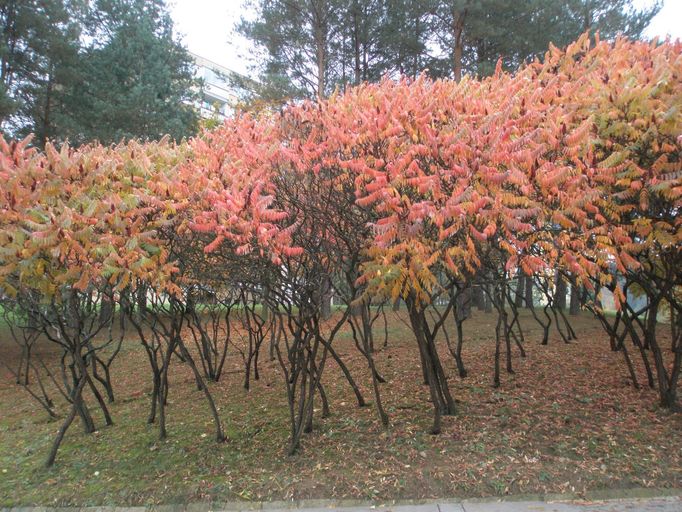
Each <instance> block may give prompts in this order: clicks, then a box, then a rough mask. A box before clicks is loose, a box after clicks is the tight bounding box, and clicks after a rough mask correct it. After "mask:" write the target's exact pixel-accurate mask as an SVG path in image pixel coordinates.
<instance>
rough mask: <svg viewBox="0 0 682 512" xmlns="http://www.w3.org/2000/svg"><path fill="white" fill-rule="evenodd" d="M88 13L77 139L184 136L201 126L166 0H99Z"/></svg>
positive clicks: (76, 99)
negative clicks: (89, 32) (88, 36)
mask: <svg viewBox="0 0 682 512" xmlns="http://www.w3.org/2000/svg"><path fill="white" fill-rule="evenodd" d="M93 7H94V8H93V10H92V11H91V13H90V19H91V24H90V26H91V36H92V38H93V40H92V43H91V44H90V46H89V47H88V48H87V49H86V50H85V52H84V56H83V67H84V69H85V70H86V72H85V77H84V80H83V81H82V83H81V84H80V86H79V87H77V88H74V89H73V90H72V91H71V92H72V100H73V101H72V105H73V107H74V109H73V126H72V127H71V129H72V138H73V139H76V140H78V141H86V140H93V139H97V140H99V141H101V142H105V143H109V142H117V141H119V140H121V139H130V138H141V139H158V138H160V137H162V136H164V135H166V134H168V135H170V136H171V137H172V138H174V139H180V138H182V137H186V136H188V135H191V134H192V133H194V132H195V131H196V129H197V122H198V119H197V114H196V112H195V110H194V108H193V107H192V105H191V101H192V99H193V98H194V94H195V92H194V91H196V88H197V85H198V84H197V82H196V80H195V79H194V76H193V69H192V59H191V57H190V55H189V53H188V52H187V51H186V49H185V48H184V47H183V46H182V45H181V44H180V43H179V42H178V41H177V40H176V39H175V38H174V37H173V23H172V21H171V18H170V15H169V13H168V9H167V6H166V4H165V2H164V1H163V0H152V1H150V0H100V1H98V2H96V3H95V4H94V6H93Z"/></svg>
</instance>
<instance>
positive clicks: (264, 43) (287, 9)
mask: <svg viewBox="0 0 682 512" xmlns="http://www.w3.org/2000/svg"><path fill="white" fill-rule="evenodd" d="M345 4H346V2H341V1H340V0H271V1H266V0H253V1H251V2H248V3H247V5H248V6H249V7H251V8H252V9H255V11H256V12H257V18H256V19H255V20H253V21H248V20H246V19H242V20H241V22H240V23H239V25H238V26H237V29H238V31H239V32H241V33H242V34H244V35H245V36H246V37H248V38H250V39H251V40H253V41H254V42H255V43H256V45H257V46H259V47H260V48H261V49H263V50H264V51H265V53H266V56H265V60H264V64H263V65H262V67H261V69H260V72H261V80H262V81H263V82H265V83H266V84H274V85H276V86H279V88H280V92H281V94H282V96H298V97H306V96H307V97H313V96H318V97H324V96H325V95H326V94H327V93H328V92H329V89H330V87H331V84H333V83H334V82H335V77H334V76H333V74H334V72H335V68H334V67H333V66H332V65H331V49H332V41H333V40H334V39H335V38H336V37H337V35H338V32H339V30H340V25H339V16H340V13H341V6H342V5H345ZM274 90H275V91H276V90H277V88H275V89H274Z"/></svg>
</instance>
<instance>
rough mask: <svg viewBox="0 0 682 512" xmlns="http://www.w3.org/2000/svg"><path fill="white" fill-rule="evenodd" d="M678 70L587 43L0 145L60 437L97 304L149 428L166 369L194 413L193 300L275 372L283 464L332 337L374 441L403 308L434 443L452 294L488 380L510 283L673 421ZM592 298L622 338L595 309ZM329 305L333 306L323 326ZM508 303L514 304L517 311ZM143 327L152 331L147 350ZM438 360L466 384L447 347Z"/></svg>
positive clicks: (508, 335)
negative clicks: (358, 362) (281, 387)
mask: <svg viewBox="0 0 682 512" xmlns="http://www.w3.org/2000/svg"><path fill="white" fill-rule="evenodd" d="M681 77H682V43H680V42H675V43H673V42H669V41H666V42H664V43H656V42H653V43H644V42H632V41H628V40H626V39H618V40H617V41H615V42H604V41H599V40H597V41H596V42H594V41H592V42H590V40H589V38H588V37H587V36H584V37H583V38H582V39H580V40H579V41H577V42H576V43H574V44H573V45H571V46H569V47H568V48H567V49H565V50H560V49H557V48H550V50H549V51H548V52H547V54H546V55H545V58H544V59H543V61H542V62H539V61H538V62H533V63H530V64H528V65H527V66H525V67H523V68H522V69H520V70H519V71H518V72H516V73H514V74H509V73H505V72H502V71H501V70H500V69H498V71H497V72H496V73H495V75H494V76H492V77H490V78H486V79H483V80H478V79H474V78H465V79H463V80H462V81H461V82H460V83H455V82H453V81H447V80H439V81H432V80H430V79H428V78H426V77H420V78H418V79H416V80H414V81H411V80H407V79H404V80H400V81H391V80H384V81H382V82H380V83H378V84H366V85H362V86H360V87H357V88H352V89H350V90H348V91H346V92H343V93H341V92H338V93H337V94H334V95H333V96H332V97H330V98H329V99H327V100H324V101H320V102H319V103H310V102H305V103H301V104H295V105H291V106H289V107H287V108H286V109H285V110H283V111H282V112H279V113H262V114H260V115H258V116H251V115H249V114H239V115H236V116H235V117H234V118H232V119H229V120H228V121H226V122H225V124H224V125H222V126H220V127H218V128H216V129H215V130H213V131H210V132H206V133H204V134H202V135H201V136H199V137H197V138H195V139H192V140H189V141H187V142H183V143H181V144H173V143H171V142H169V141H166V140H162V141H160V142H153V143H151V142H150V143H144V144H143V143H139V142H129V143H126V144H120V145H118V146H113V147H102V146H99V145H89V146H83V147H80V148H70V147H68V146H64V147H62V148H55V147H53V146H50V145H48V146H47V147H46V150H45V152H44V153H39V152H37V151H36V150H34V149H31V148H30V147H29V144H30V141H29V140H26V141H23V142H5V141H2V142H1V148H0V149H1V150H2V151H1V153H0V180H2V183H3V187H2V192H1V193H0V290H1V291H2V295H3V296H4V297H6V299H7V300H17V299H16V297H21V298H22V300H23V301H24V302H22V304H23V303H25V304H31V306H30V307H32V308H33V309H34V311H35V316H37V317H38V318H37V322H38V324H39V325H40V326H41V328H42V329H44V330H45V331H46V332H47V331H50V329H52V330H53V331H55V330H56V331H60V332H61V337H60V338H59V339H60V340H61V342H62V343H64V346H65V351H66V352H67V353H68V354H69V357H70V358H72V359H73V361H74V363H77V364H75V366H76V367H77V368H78V370H77V371H75V373H74V374H73V383H72V386H71V395H70V398H71V400H70V402H71V403H72V414H71V415H70V416H69V418H70V419H71V421H72V420H73V418H74V417H75V416H76V415H77V414H80V415H81V417H83V407H84V405H83V403H82V402H83V398H82V396H81V395H82V390H83V388H84V387H85V386H86V384H87V385H88V386H90V385H92V386H93V387H95V383H94V382H93V380H92V379H91V378H90V377H89V375H90V373H91V372H92V369H93V367H96V366H97V364H98V363H97V360H96V359H93V357H94V356H93V354H96V353H97V350H98V348H97V346H93V342H92V340H93V339H95V338H96V336H97V335H98V333H100V332H101V331H102V330H103V329H104V326H105V325H106V323H107V322H110V321H111V318H110V317H106V318H102V315H99V316H98V315H97V313H98V312H99V311H100V309H98V308H96V307H95V308H94V309H93V306H92V304H91V303H92V302H93V300H94V299H93V298H95V297H98V299H97V300H100V301H106V302H108V303H111V304H116V305H117V307H118V310H119V312H120V316H121V317H122V318H128V319H129V321H130V322H131V323H132V324H133V325H134V326H135V328H136V331H137V332H138V333H139V334H140V336H141V337H142V338H143V344H144V345H145V348H146V349H147V351H148V355H149V356H150V364H151V371H152V372H151V375H152V377H151V378H152V379H153V381H154V386H155V388H154V389H155V392H156V395H155V398H153V399H152V401H153V405H152V414H151V416H150V420H151V421H155V420H156V417H155V414H156V409H155V407H157V406H158V407H159V408H160V410H161V411H163V407H164V403H165V397H166V394H165V393H167V392H168V391H167V386H166V387H165V388H164V384H163V381H164V379H165V378H166V377H165V376H166V375H167V373H166V372H167V371H168V367H169V365H170V363H171V356H172V355H173V354H180V356H181V357H182V358H183V359H184V360H187V361H189V362H190V364H192V365H193V368H195V370H196V371H195V374H196V378H197V383H198V385H199V387H200V388H203V389H205V391H206V396H207V399H208V400H209V401H210V400H211V399H210V393H209V391H208V387H207V385H206V382H205V380H206V378H203V379H202V377H201V373H202V372H201V368H202V364H203V366H204V368H206V363H205V360H204V358H209V359H210V358H211V357H213V356H211V352H210V351H207V352H206V354H205V355H204V354H203V353H202V355H201V356H200V357H201V363H202V364H199V363H197V362H196V361H197V360H198V359H199V356H197V355H196V354H194V355H192V350H190V349H188V345H189V341H183V337H184V336H185V334H183V333H184V332H185V331H183V329H185V327H186V326H188V327H189V328H192V329H194V328H196V329H197V331H196V332H200V333H201V336H198V338H195V339H201V340H202V343H204V342H205V339H204V338H210V332H212V331H211V330H210V329H203V328H202V326H203V327H206V325H205V324H203V323H202V322H203V321H204V320H202V319H201V318H202V317H201V315H197V314H196V311H197V310H196V308H197V307H198V306H197V304H199V303H202V299H201V297H200V295H201V294H202V293H204V294H206V293H208V294H209V295H211V297H212V298H211V301H212V302H211V304H222V306H221V307H223V308H227V309H220V311H228V312H229V311H230V309H229V308H231V307H232V306H230V304H232V305H234V304H240V305H241V306H240V307H241V308H242V309H241V310H240V311H243V313H240V315H242V316H241V318H242V320H241V322H240V325H241V327H240V328H241V329H244V330H245V331H246V332H248V333H249V338H248V339H249V347H250V348H249V354H248V355H249V357H248V358H246V357H245V361H248V363H247V367H246V379H247V385H248V378H249V375H251V373H253V372H255V375H254V377H255V378H257V375H258V369H257V361H258V351H259V350H260V347H261V345H262V344H263V343H264V342H266V341H267V343H266V344H268V343H269V346H270V355H271V357H273V358H275V357H276V358H277V359H278V360H279V361H280V364H281V367H282V371H283V374H284V375H285V378H284V380H285V385H286V387H287V396H288V401H289V406H290V412H291V437H292V442H291V446H290V451H294V450H295V449H296V447H297V446H298V444H299V441H300V438H301V433H302V432H305V431H307V430H309V429H310V428H312V416H313V410H314V409H313V400H314V399H315V400H317V399H318V398H315V397H318V396H319V399H320V400H321V401H322V402H323V405H324V406H325V407H326V398H325V396H324V381H323V378H322V376H323V369H324V366H325V364H326V363H327V362H329V361H330V360H332V359H333V360H334V362H335V363H336V364H339V365H341V366H343V361H342V360H341V358H340V357H339V356H338V354H336V352H335V351H334V349H333V344H332V341H333V339H334V337H335V335H336V333H337V332H338V330H339V329H340V328H341V326H343V325H345V324H346V323H350V324H351V326H352V329H353V330H352V332H353V335H354V337H355V339H356V344H357V346H358V348H359V349H360V351H361V352H362V354H363V356H364V357H366V358H367V361H368V364H369V365H370V368H371V369H372V373H373V377H374V393H375V403H376V405H377V407H378V413H379V415H380V417H381V420H382V422H383V423H384V424H388V421H389V420H388V417H387V415H386V413H385V411H383V409H381V401H380V393H379V385H378V384H379V383H380V382H381V380H382V379H381V376H380V372H379V371H378V369H377V368H376V367H375V365H374V363H373V359H372V352H373V350H374V347H373V341H372V339H371V337H372V334H371V328H372V322H373V319H372V317H373V313H372V311H373V309H372V308H373V307H376V306H379V305H383V304H384V303H390V304H396V303H397V302H398V301H403V302H404V303H405V305H406V307H407V309H408V311H409V318H410V324H411V327H412V329H413V331H414V334H415V339H416V350H417V351H418V353H419V357H420V361H421V365H422V370H423V376H424V382H425V384H427V385H428V386H429V389H430V392H431V399H432V402H433V406H434V426H433V428H432V431H433V432H434V433H437V432H438V431H439V430H440V421H441V419H440V417H441V415H442V414H454V413H455V412H456V411H455V402H454V400H453V397H452V396H451V395H450V392H449V389H448V386H447V381H446V379H445V376H444V372H443V364H444V363H443V362H441V360H440V357H439V356H438V352H437V350H436V335H437V333H438V332H439V330H441V329H443V328H444V325H446V323H447V322H451V321H452V320H450V316H449V315H454V316H453V318H454V321H455V322H456V323H457V325H458V328H461V325H462V322H463V320H465V319H466V316H467V314H466V307H467V306H466V305H465V304H464V302H465V299H466V300H467V301H470V300H471V297H472V296H473V295H475V293H479V294H482V295H486V296H487V300H488V301H489V302H491V303H492V305H493V306H494V309H495V312H496V314H497V318H498V323H497V329H496V333H495V339H496V348H495V379H494V382H495V384H496V385H499V383H500V369H499V367H500V354H501V353H502V344H505V345H506V354H507V370H508V371H512V368H511V356H510V354H511V352H512V350H513V348H512V344H514V345H515V346H517V347H518V349H519V350H520V351H521V353H522V354H523V347H522V344H523V341H524V340H523V333H522V332H521V328H520V324H519V323H518V322H516V320H515V318H516V314H517V309H518V307H519V301H518V300H516V299H515V298H514V295H518V294H519V293H520V292H519V291H518V289H516V290H514V288H513V286H512V283H513V282H515V281H516V280H518V281H519V282H521V283H523V282H525V280H526V279H528V280H530V283H531V285H532V286H533V287H535V289H536V293H538V294H540V296H541V297H542V302H543V304H546V305H548V307H551V308H552V310H553V311H554V313H553V314H554V318H555V321H556V325H557V328H559V329H562V327H561V326H562V325H563V326H564V328H565V329H566V330H567V331H568V334H567V335H566V336H567V340H568V339H570V337H571V336H570V330H571V329H570V325H569V322H568V321H567V320H566V317H565V315H564V314H563V312H561V311H559V312H558V313H557V312H556V311H555V309H556V308H555V307H554V306H553V304H554V302H553V301H555V300H558V299H556V289H557V288H558V284H557V283H569V284H570V285H571V287H573V288H575V290H580V292H581V293H582V295H583V299H582V304H583V307H584V308H585V309H589V310H591V311H593V312H594V313H595V314H596V315H598V317H599V318H600V319H601V320H602V322H603V323H604V325H605V327H606V329H607V333H608V334H609V336H610V337H611V340H612V344H611V348H612V349H614V350H622V351H623V352H624V354H625V358H626V362H629V361H630V356H629V353H628V352H627V345H626V344H625V343H624V339H625V337H626V335H627V337H629V338H631V339H632V343H633V344H634V345H633V346H634V347H635V348H636V350H639V351H640V353H641V354H642V357H643V358H651V359H652V360H653V364H650V361H649V360H648V359H647V361H646V367H647V369H648V370H650V371H651V374H650V375H649V381H650V382H649V383H650V384H651V385H655V386H657V387H658V389H659V392H660V395H661V403H662V405H664V406H667V407H671V408H675V407H677V396H676V391H677V387H678V382H679V374H680V367H681V366H682V339H681V335H680V333H681V332H682V324H681V323H680V322H681V320H680V319H682V302H680V286H682V220H681V219H682V217H680V215H679V214H678V213H679V210H680V208H681V207H682V163H681V159H680V157H681V155H682V116H681V115H680V110H681V109H682V87H681V83H682V81H681ZM519 287H520V286H519ZM605 289H608V290H611V291H612V293H613V296H614V300H615V303H616V309H617V311H618V313H617V315H618V316H617V318H618V321H619V322H620V323H616V324H613V320H611V319H610V318H611V317H608V316H607V315H605V314H604V311H603V308H602V305H601V301H600V299H601V293H602V291H603V290H605ZM140 291H141V292H140ZM628 291H630V292H633V291H636V292H637V293H638V294H640V295H643V296H645V297H646V306H645V308H644V309H643V310H641V311H635V310H633V309H632V308H631V307H630V306H628V304H627V301H626V300H625V298H626V295H627V293H628ZM135 294H137V295H136V297H137V299H134V298H133V296H134V295H135ZM520 295H523V293H521V294H520ZM331 296H334V297H335V298H336V299H338V301H340V302H341V303H343V304H344V305H345V306H346V307H345V308H342V309H341V312H340V316H339V315H337V316H334V317H333V318H332V319H331V320H330V321H326V322H325V321H324V320H325V318H326V317H327V316H328V314H329V312H328V311H326V309H328V304H329V298H330V297H331ZM564 296H565V288H564ZM216 297H217V298H216ZM136 300H137V303H136ZM338 301H337V303H338ZM526 301H527V299H526ZM95 302H96V300H95ZM204 302H206V301H204ZM526 306H527V307H530V308H531V309H533V306H534V305H533V300H532V294H531V300H530V304H528V303H527V304H526ZM205 307H208V306H205ZM88 308H90V309H88ZM207 311H208V310H207ZM216 311H218V309H210V311H208V313H207V314H209V313H210V314H216V316H217V318H218V320H217V322H218V323H217V324H215V325H224V323H225V322H228V323H229V322H230V319H229V318H230V317H229V314H228V315H225V316H221V315H222V313H220V314H217V313H215V312H216ZM547 311H548V310H547V308H545V310H544V312H545V314H546V315H547V318H548V319H549V322H550V323H551V318H550V316H549V313H548V312H547ZM211 312H213V313H211ZM659 312H665V315H666V318H667V323H666V324H665V328H670V329H671V331H672V345H671V347H669V348H670V350H669V348H668V347H663V346H660V344H659V343H658V342H657V339H656V318H657V314H658V313H659ZM644 313H646V314H647V315H648V316H647V317H646V320H644V321H642V320H641V316H642V315H643V314H644ZM533 314H534V315H535V312H534V313H533ZM623 315H624V316H623ZM110 316H111V315H110ZM560 317H561V318H560ZM652 317H653V322H652V321H651V318H652ZM203 318H205V317H203ZM211 318H213V317H211ZM538 318H539V317H538ZM541 320H542V319H540V320H539V321H541ZM220 322H223V324H221V323H220ZM543 325H544V324H543ZM548 325H549V324H548ZM660 328H663V327H660V326H659V329H660ZM619 329H620V330H619ZM149 330H151V332H153V333H155V335H154V336H149V338H150V339H149V340H147V338H146V337H145V336H146V335H145V332H148V331H149ZM193 332H195V331H193ZM213 332H217V331H215V330H214V331H213ZM623 333H624V334H623ZM202 336H203V337H202ZM562 336H564V334H563V331H562ZM65 339H68V342H64V340H65ZM226 339H227V341H226V342H229V334H228V335H227V338H226ZM614 340H615V341H614ZM619 340H620V341H619ZM545 341H546V340H545ZM649 354H650V355H649ZM453 355H454V356H455V358H456V359H457V365H458V367H459V368H460V374H461V375H465V374H466V372H465V371H464V367H463V360H462V356H461V337H460V346H459V348H458V349H457V350H456V351H455V350H453ZM254 358H255V365H254V364H253V360H254ZM330 364H331V363H330ZM345 374H346V377H347V379H348V382H349V386H350V387H351V388H352V389H353V390H354V392H355V394H356V397H358V403H359V404H360V405H363V403H364V399H363V398H362V397H361V396H360V394H359V391H358V390H357V386H355V384H354V382H353V379H352V376H351V375H350V373H349V372H347V370H346V371H345ZM213 378H215V375H214V376H213ZM209 380H210V379H209ZM652 380H653V381H655V382H652ZM637 385H638V384H637ZM157 388H158V389H157ZM215 418H216V423H217V437H218V438H219V439H220V438H221V432H222V431H221V428H220V420H219V419H218V417H217V414H216V415H215ZM67 419H68V418H67ZM69 424H70V421H67V423H65V426H64V430H65V429H66V428H68V425H69ZM62 435H63V432H62ZM162 435H165V425H164V430H163V431H162ZM57 446H58V443H57ZM55 450H56V448H55ZM52 460H53V459H52Z"/></svg>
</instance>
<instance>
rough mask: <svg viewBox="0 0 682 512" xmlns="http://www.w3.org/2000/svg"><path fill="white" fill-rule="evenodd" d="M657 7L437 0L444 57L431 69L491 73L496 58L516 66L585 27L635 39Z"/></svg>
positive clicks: (575, 0) (574, 0)
mask: <svg viewBox="0 0 682 512" xmlns="http://www.w3.org/2000/svg"><path fill="white" fill-rule="evenodd" d="M659 10H660V2H655V3H654V4H653V5H651V6H650V7H649V8H645V9H639V10H638V9H636V8H635V7H634V6H633V1H632V0H616V1H610V0H569V1H563V0H561V1H559V0H479V1H472V0H437V1H436V5H435V9H434V10H433V26H432V30H433V31H434V34H435V35H436V36H437V40H438V43H439V46H440V49H441V52H442V54H443V57H442V58H441V63H440V64H439V65H436V66H434V68H433V69H434V70H435V71H436V74H438V75H441V76H450V77H453V78H454V79H455V80H460V79H461V77H462V74H463V73H465V72H467V73H471V74H476V75H489V74H491V73H492V72H493V71H494V70H495V65H496V62H497V60H498V59H502V63H503V65H504V66H505V67H506V68H507V69H515V68H517V67H518V66H519V65H521V64H522V63H523V62H524V61H528V60H530V59H532V58H534V57H539V56H542V55H543V54H544V52H545V51H546V49H547V47H548V45H549V44H550V43H552V44H554V45H555V46H565V45H567V44H568V43H570V42H571V41H574V40H575V39H577V38H578V36H579V35H580V34H582V33H583V32H585V31H591V32H596V31H599V32H600V34H601V37H602V38H606V39H610V38H613V37H615V36H616V35H617V34H619V33H622V34H625V35H628V36H629V37H632V38H638V37H640V36H641V34H642V31H643V30H644V29H645V28H646V26H647V25H648V24H649V22H650V21H651V19H652V18H653V16H655V15H656V13H657V12H658V11H659ZM446 63H449V65H447V64H446Z"/></svg>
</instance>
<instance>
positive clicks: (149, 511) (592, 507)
mask: <svg viewBox="0 0 682 512" xmlns="http://www.w3.org/2000/svg"><path fill="white" fill-rule="evenodd" d="M327 504H328V505H327ZM292 505H293V504H287V503H285V502H276V503H230V504H224V505H219V504H216V505H213V506H212V505H209V504H200V503H193V504H190V505H163V506H158V507H81V508H79V507H73V508H50V507H17V508H3V509H0V512H221V511H230V512H235V511H238V510H244V511H248V512H254V511H257V510H260V511H268V512H331V511H334V512H636V511H642V512H682V496H670V497H660V498H640V499H617V500H604V501H561V500H558V501H484V500H472V501H466V500H465V501H459V502H454V501H453V502H443V503H429V504H422V505H378V506H369V505H365V506H353V507H350V506H334V505H333V502H326V503H324V502H319V503H316V505H317V506H315V507H311V506H310V504H309V503H305V502H304V503H303V504H302V505H303V506H301V507H296V506H292Z"/></svg>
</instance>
